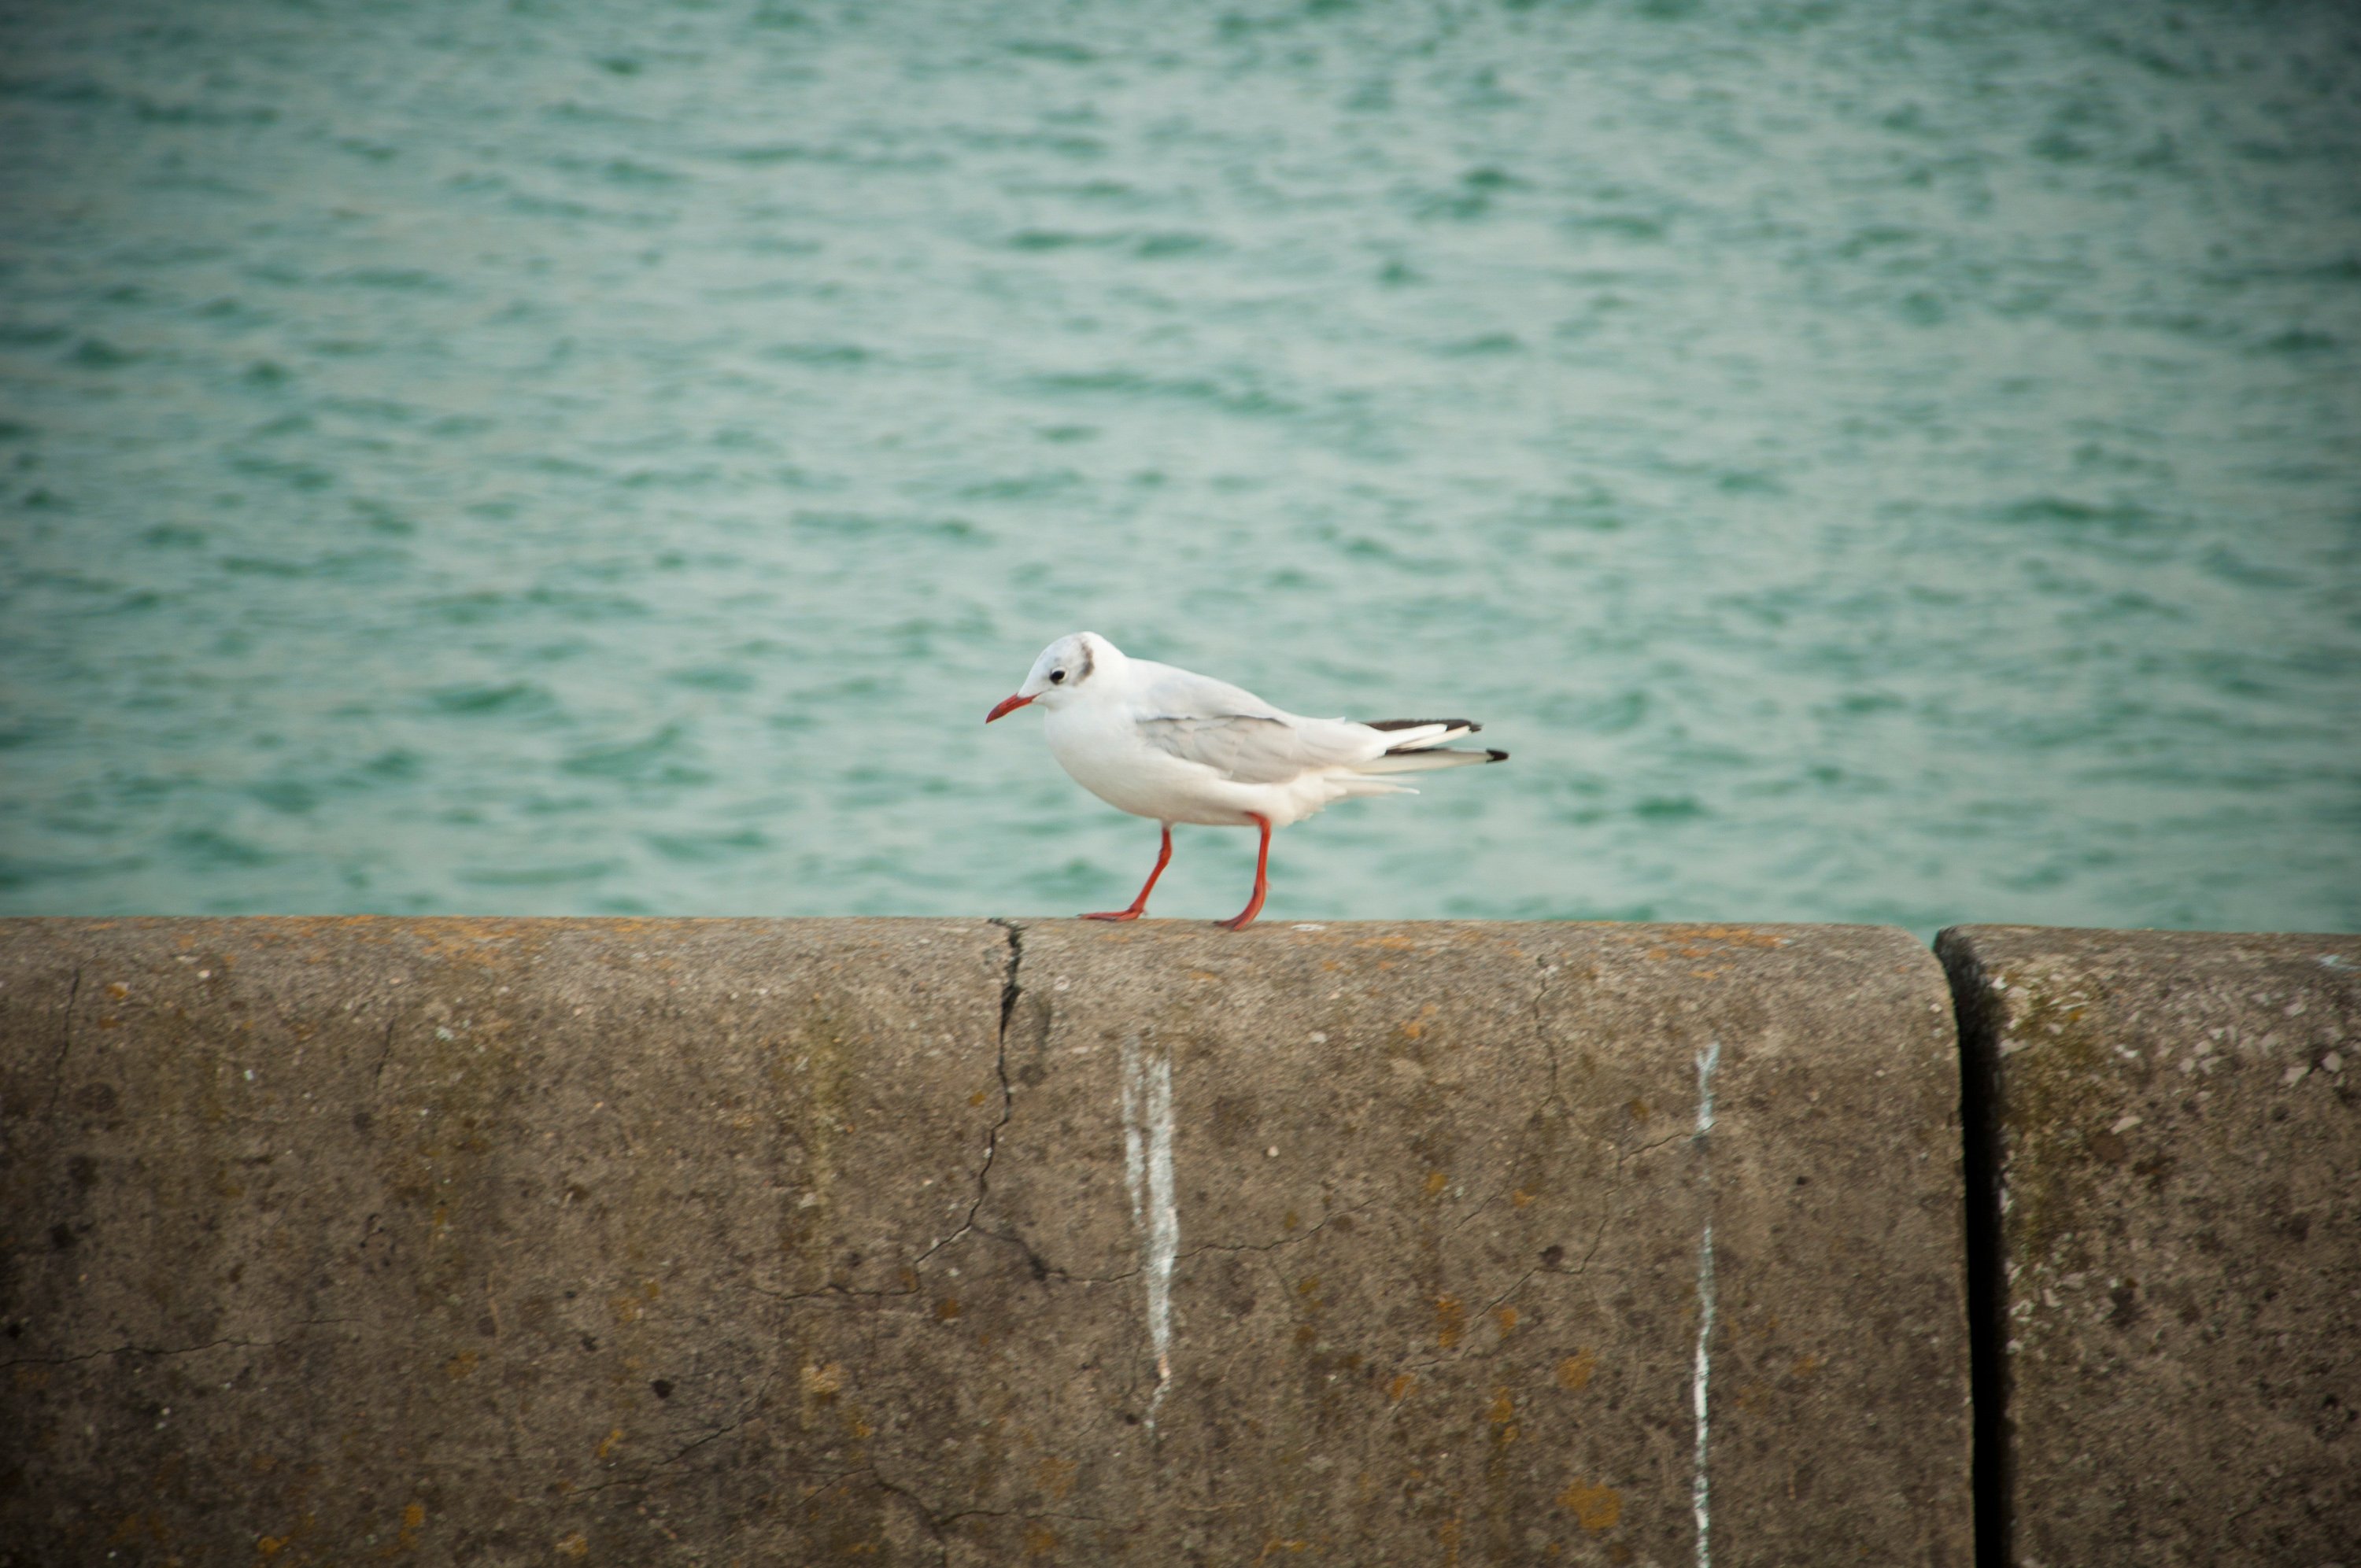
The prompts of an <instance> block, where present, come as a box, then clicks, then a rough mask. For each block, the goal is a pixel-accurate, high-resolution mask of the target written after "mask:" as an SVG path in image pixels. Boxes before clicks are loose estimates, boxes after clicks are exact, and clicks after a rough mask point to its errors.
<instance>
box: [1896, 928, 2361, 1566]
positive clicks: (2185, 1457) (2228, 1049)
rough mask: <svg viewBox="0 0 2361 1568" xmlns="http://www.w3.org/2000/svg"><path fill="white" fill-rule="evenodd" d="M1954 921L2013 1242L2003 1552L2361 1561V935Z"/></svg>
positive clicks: (1947, 953) (1989, 1157)
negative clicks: (2360, 1420)
mask: <svg viewBox="0 0 2361 1568" xmlns="http://www.w3.org/2000/svg"><path fill="white" fill-rule="evenodd" d="M1938 950H1939V951H1940V953H1941V954H1942V956H1943V958H1944V959H1945V962H1946V963H1947V965H1948V966H1949V970H1950V973H1951V977H1952V980H1953V983H1954V987H1955V989H1956V990H1957V991H1958V992H1959V995H1960V1000H1961V1014H1960V1017H1961V1032H1962V1035H1963V1040H1962V1046H1963V1049H1964V1051H1965V1054H1966V1058H1967V1063H1968V1070H1969V1074H1970V1084H1971V1093H1970V1106H1971V1121H1972V1122H1974V1123H1976V1124H1978V1125H1979V1126H1981V1128H1982V1136H1983V1140H1984V1146H1983V1148H1982V1151H1981V1160H1980V1163H1981V1165H1982V1168H1983V1169H1984V1170H1986V1171H1988V1172H1989V1173H1990V1182H1991V1185H1990V1186H1988V1187H1987V1189H1986V1190H1985V1191H1984V1192H1983V1193H1982V1194H1981V1195H1980V1201H1981V1202H1982V1205H1983V1212H1985V1214H1986V1215H1987V1216H1988V1221H1989V1223H1992V1224H1993V1225H1994V1226H1995V1227H1996V1251H1997V1255H1998V1258H1999V1260H2000V1262H2001V1263H2002V1264H2003V1265H2004V1266H2003V1267H2001V1268H1999V1269H1997V1270H1994V1271H1993V1281H1994V1289H1993V1295H1992V1297H1991V1299H1989V1301H1987V1302H1984V1303H1982V1315H1983V1317H1984V1327H1985V1331H1986V1332H1988V1333H1989V1334H1990V1335H1991V1340H1990V1341H1989V1342H1988V1343H1991V1344H1992V1346H1993V1350H1994V1351H1995V1352H1997V1351H2001V1350H2004V1352H2005V1355H2004V1367H2003V1368H2001V1370H2004V1373H2005V1380H2006V1385H2007V1387H2006V1400H2005V1412H2006V1416H2007V1420H2006V1423H2005V1426H2004V1427H2000V1426H1995V1427H1994V1428H1993V1429H1992V1430H1991V1431H1989V1432H1988V1434H1987V1443H1986V1451H1987V1453H1989V1454H1990V1456H1991V1458H1992V1459H1993V1461H1997V1462H1998V1463H1997V1464H1996V1468H1998V1470H1999V1471H2000V1475H1999V1476H1997V1477H1994V1478H1993V1479H1994V1480H1995V1481H1997V1482H1998V1484H1999V1486H2000V1488H2001V1490H2000V1494H1999V1495H2000V1497H2001V1499H2002V1500H2003V1501H2004V1512H2005V1522H2004V1528H2005V1530H2006V1532H2007V1536H2008V1539H2007V1541H2006V1542H2005V1544H2004V1547H2003V1549H2002V1552H2001V1555H2000V1556H1997V1557H1996V1558H1995V1560H1996V1561H1998V1560H2005V1561H2008V1562H2012V1563H2025V1564H2045V1565H2053V1568H2054V1565H2063V1564H2085V1563H2088V1564H2107V1563H2126V1564H2129V1563H2138V1564H2142V1565H2143V1568H2150V1565H2162V1564H2190V1565H2192V1568H2193V1565H2198V1564H2204V1565H2215V1564H2219V1565H2224V1568H2230V1565H2237V1564H2254V1565H2258V1568H2259V1565H2262V1564H2279V1563H2335V1562H2345V1563H2353V1562H2356V1561H2361V1558H2356V1555H2355V1553H2356V1546H2361V1431H2356V1414H2355V1412H2356V1410H2361V938H2355V937H2300V936H2233V935H2215V934H2211V933H2199V932H2164V931H2065V930H2048V929H2037V928H2032V927H1989V926H1971V927H1960V928H1958V929H1956V930H1951V931H1947V932H1945V933H1944V934H1943V937H1942V938H1941V940H1940V942H1939V943H1938ZM1974 1131H1975V1128H1971V1133H1972V1132H1974ZM1994 1447H1998V1448H2000V1449H2002V1450H2003V1452H1999V1453H1993V1452H1992V1450H1993V1448H1994ZM1993 1522H1994V1523H2002V1522H2003V1521H2002V1520H2000V1519H1997V1518H1995V1519H1994V1520H1993Z"/></svg>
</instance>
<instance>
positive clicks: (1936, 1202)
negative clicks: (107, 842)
mask: <svg viewBox="0 0 2361 1568" xmlns="http://www.w3.org/2000/svg"><path fill="white" fill-rule="evenodd" d="M0 981H5V984H0V1009H5V1011H4V1012H0V1062H5V1075H6V1076H5V1080H0V1097H4V1098H0V1104H4V1105H5V1131H6V1136H7V1139H8V1143H7V1150H6V1161H7V1164H6V1175H5V1213H6V1215H7V1226H8V1231H7V1236H6V1247H7V1251H6V1259H7V1277H6V1281H5V1301H0V1315H5V1332H6V1334H7V1336H8V1338H7V1342H6V1344H5V1352H0V1354H5V1359H6V1360H7V1361H8V1362H9V1365H8V1367H7V1376H8V1377H9V1378H10V1379H11V1382H10V1385H9V1391H8V1398H9V1401H10V1404H9V1420H7V1422H6V1423H5V1424H6V1426H7V1428H8V1430H9V1431H10V1432H11V1434H12V1435H11V1438H10V1440H9V1444H8V1449H7V1452H6V1457H5V1462H0V1463H4V1464H5V1473H0V1541H5V1543H6V1544H5V1545H0V1561H5V1562H8V1563H66V1562H71V1563H83V1562H100V1561H105V1560H107V1559H106V1555H105V1554H106V1553H107V1552H110V1551H111V1552H115V1554H116V1555H115V1558H114V1561H118V1562H126V1563H171V1562H181V1563H248V1562H267V1563H326V1562H352V1561H363V1560H372V1559H380V1558H381V1559H385V1560H389V1561H391V1560H414V1561H422V1562H459V1563H549V1562H553V1561H555V1562H558V1563H566V1562H592V1563H634V1564H638V1563H730V1562H743V1563H817V1562H833V1561H839V1560H842V1561H848V1562H869V1563H962V1564H985V1563H1017V1562H1040V1563H1122V1562H1134V1563H1158V1564H1161V1563H1225V1564H1226V1563H1257V1562H1262V1563H1313V1562H1326V1563H1350V1564H1379V1563H1470V1564H1472V1563H1539V1562H1557V1561H1565V1562H1599V1563H1695V1562H1701V1561H1704V1560H1705V1558H1706V1556H1707V1555H1708V1552H1709V1553H1710V1554H1711V1555H1712V1556H1713V1557H1714V1558H1715V1559H1716V1560H1718V1561H1719V1562H1722V1563H1750V1562H1773V1561H1778V1562H1799V1561H1813V1562H1823V1561H1832V1560H1835V1559H1836V1558H1838V1557H1843V1558H1845V1559H1848V1560H1870V1561H1883V1562H1894V1561H1909V1562H1914V1563H1965V1562H1966V1561H1967V1560H1968V1555H1969V1543H1968V1519H1969V1502H1968V1490H1967V1479H1966V1458H1967V1442H1968V1426H1967V1409H1966V1393H1967V1350H1966V1338H1965V1317H1964V1307H1963V1299H1962V1295H1961V1289H1960V1274H1959V1268H1958V1257H1959V1255H1960V1230H1961V1217H1960V1216H1961V1205H1960V1177H1959V1172H1958V1168H1957V1157H1956V1156H1957V1148H1958V1129H1957V1126H1956V1124H1955V1121H1954V1119H1953V1113H1954V1109H1955V1103H1956V1076H1955V1066H1954V1061H1953V1047H1952V1032H1951V1022H1950V1003H1949V996H1948V994H1947V992H1946V991H1945V989H1944V986H1943V982H1942V978H1941V975H1940V972H1939V970H1938V968H1937V966H1936V965H1935V963H1934V961H1933V959H1932V958H1931V956H1930V955H1928V954H1927V952H1926V951H1925V950H1924V949H1922V948H1918V947H1916V945H1914V944H1913V943H1911V942H1910V941H1909V940H1908V939H1907V938H1905V937H1903V936H1902V935H1900V934H1899V933H1895V932H1891V931H1881V930H1875V929H1868V928H1847V927H1710V928H1708V927H1616V926H1594V927H1580V926H1478V925H1468V926H1447V925H1438V926H1424V925H1422V926H1401V927H1389V926H1363V925H1356V926H1335V927H1326V928H1319V927H1297V928H1288V927H1266V928H1262V929H1257V930H1256V931H1252V932H1248V933H1245V934H1243V935H1240V936H1233V935H1231V934H1230V933H1227V932H1221V931H1208V930H1205V929H1202V928H1196V927H1176V926H1165V925H1148V926H1144V927H1129V928H1124V927H1100V926H1082V925H1079V924H1073V923H1064V922H1054V923H1044V924H1038V925H1033V924H1027V925H1021V926H1000V925H990V924H983V923H937V922H923V921H894V922H885V921H829V922H721V921H714V922H678V923H670V922H631V923H616V922H557V921H551V922H478V921H392V920H353V921H283V920H257V921H134V922H114V923H83V922H17V923H11V925H10V926H9V927H8V928H7V930H6V934H5V965H4V966H0ZM1701 1536H1702V1537H1703V1540H1702V1541H1701V1540H1700V1537H1701Z"/></svg>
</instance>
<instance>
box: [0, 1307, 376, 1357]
mask: <svg viewBox="0 0 2361 1568" xmlns="http://www.w3.org/2000/svg"><path fill="white" fill-rule="evenodd" d="M358 1321H360V1320H359V1319H357V1318H306V1319H304V1320H303V1321H302V1322H299V1323H297V1324H295V1325H294V1327H296V1328H298V1329H317V1328H326V1327H329V1326H331V1325H334V1324H336V1323H355V1322H358ZM298 1337H299V1336H298V1335H295V1334H290V1335H288V1336H287V1337H285V1338H283V1339H234V1338H223V1339H214V1340H207V1341H206V1342H205V1343H203V1344H184V1345H147V1344H111V1345H107V1346H106V1347H104V1349H101V1350H91V1351H84V1352H83V1353H82V1354H80V1355H20V1356H16V1357H15V1358H13V1359H11V1360H7V1361H0V1368H5V1367H10V1366H72V1365H77V1364H79V1363H81V1362H84V1361H96V1360H98V1359H99V1358H100V1357H102V1356H108V1355H146V1356H154V1357H159V1358H160V1357H163V1356H168V1355H195V1354H199V1353H200V1352H203V1351H208V1350H219V1349H220V1348H221V1347H222V1346H224V1345H231V1346H235V1347H236V1348H237V1349H240V1350H269V1349H271V1348H273V1347H274V1346H277V1345H282V1344H290V1343H293V1342H294V1341H295V1339H296V1338H298Z"/></svg>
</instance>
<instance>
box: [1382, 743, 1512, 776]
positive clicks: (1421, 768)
mask: <svg viewBox="0 0 2361 1568" xmlns="http://www.w3.org/2000/svg"><path fill="white" fill-rule="evenodd" d="M1508 760H1509V753H1507V752H1506V751H1435V750H1433V749H1431V748H1429V749H1422V750H1415V751H1388V752H1387V753H1386V754H1385V755H1384V756H1382V757H1372V758H1370V759H1369V760H1368V761H1367V762H1362V763H1360V764H1358V765H1356V767H1355V768H1354V769H1353V771H1354V772H1355V773H1433V772H1434V771H1435V770H1436V769H1438V768H1466V767H1473V766H1475V765H1477V763H1480V762H1507V761H1508Z"/></svg>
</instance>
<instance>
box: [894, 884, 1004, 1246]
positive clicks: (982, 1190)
mask: <svg viewBox="0 0 2361 1568" xmlns="http://www.w3.org/2000/svg"><path fill="white" fill-rule="evenodd" d="M992 924H993V925H994V926H997V927H1000V928H1001V929H1002V930H1004V931H1005V932H1007V933H1008V978H1007V979H1005V981H1002V982H1001V986H1000V1038H999V1055H998V1057H997V1058H996V1062H995V1066H996V1068H997V1070H998V1072H999V1075H1000V1120H999V1121H997V1122H994V1124H992V1127H991V1130H990V1131H988V1132H986V1133H985V1134H984V1135H983V1165H981V1166H979V1167H977V1168H976V1173H975V1201H973V1202H972V1203H970V1204H969V1205H968V1206H967V1218H966V1219H965V1220H964V1221H962V1222H961V1224H960V1228H959V1229H958V1230H956V1231H953V1232H952V1233H951V1234H950V1235H947V1236H945V1237H943V1239H942V1240H940V1241H939V1242H937V1243H935V1244H934V1245H932V1246H930V1247H928V1249H927V1250H926V1251H924V1252H922V1253H920V1254H919V1255H917V1257H916V1258H914V1259H912V1260H911V1263H910V1268H911V1271H912V1272H914V1273H915V1272H917V1270H918V1269H920V1268H923V1267H925V1266H926V1263H927V1259H928V1258H930V1257H932V1256H934V1255H935V1254H937V1253H939V1252H940V1251H942V1250H943V1248H945V1247H947V1246H949V1245H951V1243H953V1242H955V1241H957V1240H959V1239H960V1238H961V1236H964V1235H966V1234H968V1233H969V1232H970V1231H972V1230H974V1229H976V1228H977V1227H976V1223H975V1217H976V1215H977V1214H978V1213H980V1212H983V1201H984V1199H985V1198H986V1197H988V1196H989V1195H990V1193H991V1181H992V1162H993V1160H994V1157H997V1156H998V1155H999V1153H1000V1132H1001V1129H1002V1128H1004V1127H1005V1126H1007V1125H1008V1124H1009V1122H1010V1121H1011V1120H1012V1119H1014V1118H1015V1116H1016V1091H1014V1090H1013V1089H1012V1088H1010V1086H1009V1082H1008V1025H1009V1022H1010V1020H1011V1019H1013V1018H1014V1017H1015V1016H1016V1000H1017V998H1018V997H1019V996H1020V995H1022V994H1023V993H1024V989H1025V988H1024V984H1023V981H1022V980H1021V979H1020V970H1021V969H1022V967H1023V965H1024V962H1025V933H1024V928H1023V927H1020V926H1018V925H1016V923H1015V922H1014V921H1010V920H998V919H995V920H994V921H993V922H992ZM984 1234H987V1235H989V1234H992V1233H990V1232H989V1231H987V1232H985V1233H984Z"/></svg>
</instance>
